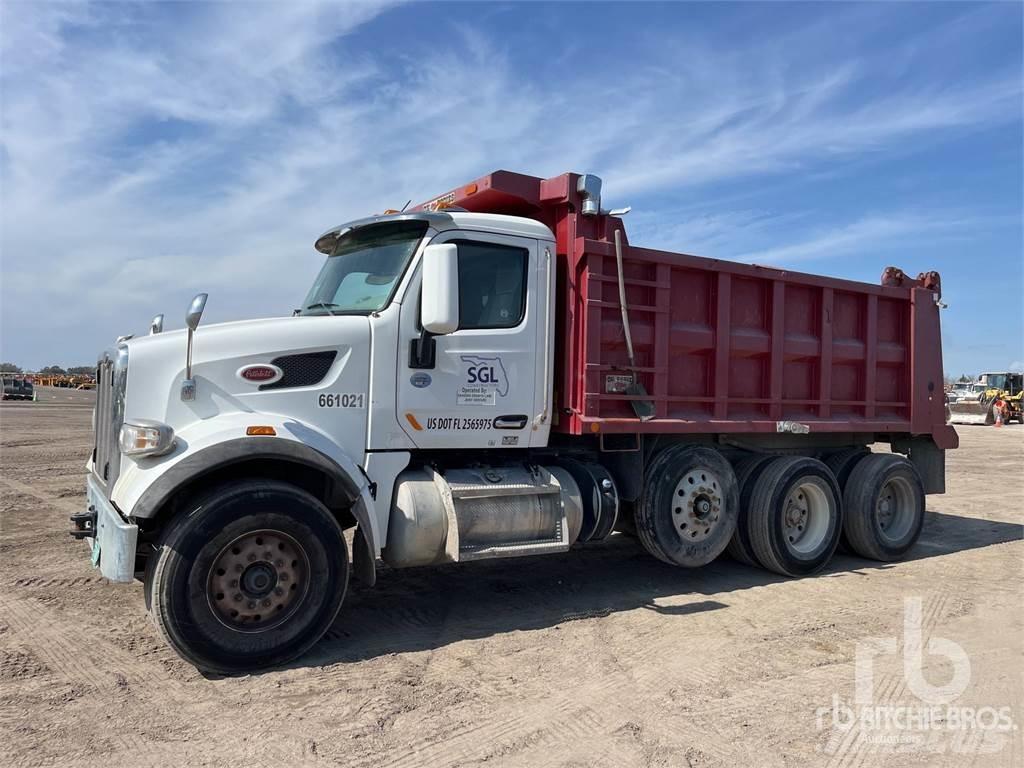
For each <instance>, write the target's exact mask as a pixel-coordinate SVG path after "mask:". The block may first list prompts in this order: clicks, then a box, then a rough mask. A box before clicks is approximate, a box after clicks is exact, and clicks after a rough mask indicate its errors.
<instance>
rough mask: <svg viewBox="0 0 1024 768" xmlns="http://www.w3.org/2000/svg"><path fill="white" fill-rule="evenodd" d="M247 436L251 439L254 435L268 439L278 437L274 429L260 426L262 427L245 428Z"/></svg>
mask: <svg viewBox="0 0 1024 768" xmlns="http://www.w3.org/2000/svg"><path fill="white" fill-rule="evenodd" d="M245 434H247V435H249V436H250V437H251V436H252V435H267V436H268V437H275V436H276V435H277V430H276V429H274V428H273V427H264V426H260V427H246V428H245Z"/></svg>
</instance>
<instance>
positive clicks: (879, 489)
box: [843, 453, 925, 562]
mask: <svg viewBox="0 0 1024 768" xmlns="http://www.w3.org/2000/svg"><path fill="white" fill-rule="evenodd" d="M843 499H844V507H845V513H846V514H845V519H844V522H843V528H844V530H845V532H846V538H847V540H848V541H849V542H850V546H851V547H852V548H853V550H854V552H856V553H857V554H858V555H861V556H862V557H867V558H870V559H871V560H881V561H884V562H890V561H892V560H898V559H900V558H901V557H903V555H905V554H906V553H907V550H909V549H910V548H911V547H912V546H913V545H914V542H916V541H917V539H918V537H919V536H920V535H921V527H922V525H923V524H924V506H925V497H924V486H923V484H922V483H921V477H920V475H918V473H917V470H916V469H915V468H914V465H913V464H911V463H910V462H909V461H908V460H907V459H905V458H904V457H902V456H897V455H894V454H890V453H875V454H872V455H870V456H868V457H867V458H865V459H864V460H863V461H861V462H860V463H858V464H857V466H856V467H854V470H853V472H852V473H851V474H850V479H849V481H848V482H847V485H846V490H845V492H844V494H843Z"/></svg>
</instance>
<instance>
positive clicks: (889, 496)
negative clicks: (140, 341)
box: [875, 477, 915, 542]
mask: <svg viewBox="0 0 1024 768" xmlns="http://www.w3.org/2000/svg"><path fill="white" fill-rule="evenodd" d="M914 498H915V494H914V490H913V488H912V486H911V485H910V481H908V480H907V479H906V478H903V477H891V478H889V479H888V480H886V481H885V484H884V485H883V486H882V488H881V490H880V491H879V493H878V499H877V500H876V501H875V523H876V525H877V526H878V532H879V534H880V535H881V536H882V538H883V539H885V540H887V541H890V542H898V541H902V540H903V539H904V538H906V536H907V534H908V533H910V530H911V528H913V526H914V517H915V509H914Z"/></svg>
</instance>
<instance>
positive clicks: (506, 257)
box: [455, 240, 529, 330]
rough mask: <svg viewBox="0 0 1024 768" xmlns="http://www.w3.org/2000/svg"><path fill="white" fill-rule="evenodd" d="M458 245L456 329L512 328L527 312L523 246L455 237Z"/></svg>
mask: <svg viewBox="0 0 1024 768" xmlns="http://www.w3.org/2000/svg"><path fill="white" fill-rule="evenodd" d="M455 244H456V245H457V246H458V247H459V330H466V329H472V328H514V327H516V326H517V325H519V324H520V323H521V322H522V321H523V317H524V315H525V314H526V267H527V264H528V263H529V254H528V252H527V250H526V249H525V248H513V247H511V246H507V245H493V244H491V243H476V242H470V241H467V240H462V241H456V243H455Z"/></svg>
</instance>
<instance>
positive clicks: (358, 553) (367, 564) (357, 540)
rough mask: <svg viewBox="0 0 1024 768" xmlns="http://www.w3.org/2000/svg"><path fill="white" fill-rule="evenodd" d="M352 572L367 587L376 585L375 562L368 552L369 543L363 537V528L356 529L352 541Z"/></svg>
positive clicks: (371, 553) (371, 554)
mask: <svg viewBox="0 0 1024 768" xmlns="http://www.w3.org/2000/svg"><path fill="white" fill-rule="evenodd" d="M352 570H353V571H354V572H355V577H356V578H357V579H359V581H361V582H362V583H363V584H365V585H366V586H368V587H372V586H373V585H374V584H376V583H377V560H376V558H375V557H374V556H373V552H371V551H370V542H368V541H367V540H366V537H365V536H364V535H363V528H362V526H359V527H358V528H356V534H355V536H354V537H353V539H352Z"/></svg>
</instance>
